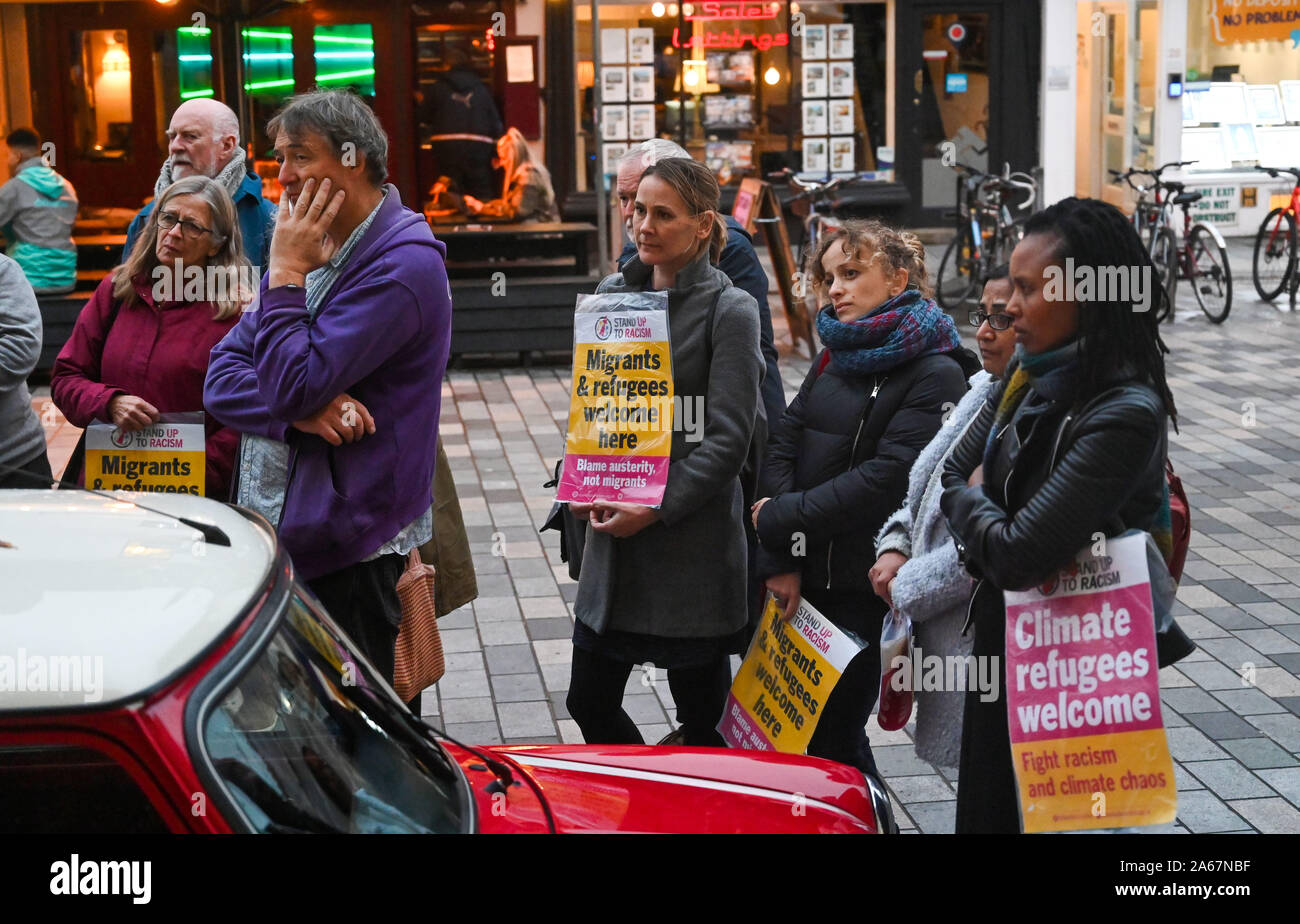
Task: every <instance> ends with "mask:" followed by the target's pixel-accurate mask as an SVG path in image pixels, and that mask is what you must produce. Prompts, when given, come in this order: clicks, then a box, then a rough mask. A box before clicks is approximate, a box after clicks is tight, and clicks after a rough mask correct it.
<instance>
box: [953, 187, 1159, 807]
mask: <svg viewBox="0 0 1300 924" xmlns="http://www.w3.org/2000/svg"><path fill="white" fill-rule="evenodd" d="M1067 257H1072V258H1073V261H1072V263H1067V262H1066V258H1067ZM1102 267H1118V268H1122V269H1123V270H1124V272H1125V273H1126V274H1127V273H1128V272H1129V270H1130V268H1134V269H1135V270H1136V278H1135V280H1134V281H1136V282H1137V283H1138V286H1137V287H1136V294H1135V291H1134V288H1133V287H1130V289H1129V291H1127V292H1120V293H1117V292H1100V293H1097V294H1098V295H1099V296H1100V297H1096V298H1093V299H1090V300H1088V301H1078V302H1076V301H1072V300H1066V299H1064V298H1061V297H1060V296H1061V295H1062V293H1063V291H1064V292H1069V291H1072V289H1063V287H1061V286H1060V285H1054V284H1053V283H1054V282H1055V283H1059V282H1060V281H1061V278H1062V275H1063V274H1064V273H1065V271H1066V270H1067V269H1068V270H1071V271H1072V272H1075V273H1077V272H1088V271H1090V272H1093V273H1094V274H1095V276H1096V278H1098V279H1101V278H1104V277H1103V274H1101V273H1098V272H1097V270H1099V269H1100V268H1102ZM1011 278H1012V283H1013V285H1014V294H1013V295H1012V299H1011V301H1010V302H1009V303H1008V305H1007V309H1006V310H1007V313H1008V314H1010V315H1011V316H1012V317H1013V318H1014V319H1015V320H1014V322H1013V325H1012V326H1013V329H1014V330H1015V332H1016V341H1017V347H1016V355H1015V357H1014V358H1013V359H1012V361H1011V364H1010V366H1009V367H1008V369H1007V373H1006V379H1005V381H1004V383H1003V384H1002V385H1001V386H1000V387H998V388H996V389H995V390H994V391H993V393H992V394H991V395H990V398H989V403H988V404H986V405H985V407H984V408H983V409H982V410H981V412H980V416H979V417H978V418H977V419H976V421H975V423H974V424H973V425H972V427H971V429H970V430H969V431H968V432H967V434H966V436H965V438H964V439H963V440H962V442H961V443H960V444H959V445H958V446H957V448H956V449H955V450H954V452H953V454H952V456H951V457H950V458H949V460H948V463H947V465H946V466H945V468H944V474H943V487H944V491H943V498H942V500H941V506H942V508H943V512H944V515H945V516H946V517H947V519H948V525H949V528H950V529H951V530H952V533H953V536H954V538H955V539H956V542H957V548H958V553H959V557H960V558H961V560H962V561H963V562H964V563H965V565H966V568H967V570H968V571H970V573H971V574H972V575H973V576H974V577H975V578H977V584H976V587H975V590H974V592H973V594H972V597H971V604H970V619H969V621H968V631H969V627H970V626H971V625H973V629H974V632H975V639H974V652H973V653H974V654H975V655H976V656H977V657H996V658H997V659H998V671H999V675H1000V679H999V686H998V695H997V697H996V698H995V699H993V700H991V701H987V702H986V701H985V700H984V698H983V696H982V694H981V693H980V692H979V691H977V690H972V691H968V692H967V695H966V711H965V719H964V722H963V726H962V749H961V767H960V776H959V778H960V781H961V784H960V786H959V787H958V792H957V825H956V830H957V832H958V833H989V832H1011V833H1014V832H1018V831H1019V830H1020V825H1019V797H1018V794H1017V791H1016V784H1015V776H1014V772H1013V769H1012V765H1011V743H1010V734H1009V731H1008V726H1007V706H1006V698H1005V690H1006V664H1005V635H1006V611H1005V608H1004V603H1003V597H1002V592H1003V591H1004V590H1023V589H1026V588H1029V587H1032V586H1034V585H1036V584H1038V583H1040V582H1042V581H1044V580H1046V579H1047V578H1048V577H1049V576H1050V575H1051V574H1052V573H1053V572H1055V571H1056V570H1057V569H1059V568H1061V567H1063V566H1064V565H1065V564H1066V563H1067V562H1068V561H1069V559H1071V558H1072V557H1073V556H1074V555H1075V554H1076V553H1077V552H1078V551H1079V550H1080V549H1081V548H1083V547H1084V546H1085V545H1087V544H1089V543H1090V542H1092V541H1094V534H1095V533H1099V532H1100V533H1104V534H1105V535H1107V536H1115V535H1118V534H1119V533H1121V532H1123V531H1124V530H1126V529H1130V528H1137V529H1146V530H1150V529H1152V528H1153V525H1155V524H1156V523H1157V522H1158V521H1159V520H1160V518H1161V517H1162V515H1164V516H1167V510H1168V495H1167V493H1166V486H1165V477H1164V462H1165V452H1166V441H1167V419H1174V420H1176V419H1177V417H1176V411H1175V408H1174V401H1173V396H1172V395H1171V394H1170V392H1169V387H1168V385H1167V384H1166V382H1165V367H1164V357H1163V353H1164V352H1167V351H1166V349H1165V347H1164V344H1163V343H1162V342H1161V340H1160V335H1159V331H1158V327H1157V321H1156V318H1157V316H1158V312H1157V311H1156V310H1155V309H1156V308H1157V307H1158V304H1157V301H1158V299H1160V298H1164V292H1163V290H1162V289H1161V288H1160V286H1159V283H1158V282H1157V281H1156V278H1155V273H1154V271H1153V268H1152V266H1151V262H1150V259H1149V258H1148V256H1147V254H1146V252H1145V250H1144V248H1143V247H1142V243H1141V241H1140V240H1139V238H1138V236H1137V233H1136V232H1135V231H1134V230H1133V228H1132V226H1131V225H1130V224H1129V223H1128V221H1127V220H1126V219H1125V218H1124V216H1123V215H1122V214H1121V213H1120V212H1119V211H1118V210H1117V209H1115V208H1114V207H1113V206H1111V205H1107V204H1106V203H1103V202H1100V201H1097V200H1095V199H1074V198H1070V199H1065V200H1062V201H1061V202H1058V203H1057V204H1055V205H1053V206H1051V207H1050V208H1047V209H1045V210H1044V211H1042V212H1039V213H1037V214H1036V215H1034V216H1033V217H1031V218H1030V219H1029V222H1028V223H1027V224H1026V226H1025V238H1024V240H1023V241H1021V243H1020V244H1019V245H1018V246H1017V247H1016V250H1015V252H1014V253H1013V254H1012V257H1011ZM1110 278H1111V279H1112V280H1113V279H1114V278H1115V277H1113V276H1112V277H1110ZM1095 288H1096V287H1094V289H1095ZM1110 288H1115V287H1114V286H1110ZM1119 295H1127V296H1128V297H1127V298H1120V297H1118V296H1119ZM1144 307H1145V310H1143V308H1144ZM1067 418H1068V419H1067Z"/></svg>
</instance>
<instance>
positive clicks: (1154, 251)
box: [1109, 161, 1192, 321]
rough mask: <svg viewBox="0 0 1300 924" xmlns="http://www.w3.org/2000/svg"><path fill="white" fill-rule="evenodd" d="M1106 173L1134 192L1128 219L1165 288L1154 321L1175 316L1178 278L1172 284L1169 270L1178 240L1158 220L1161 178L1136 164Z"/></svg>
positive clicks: (1167, 227) (1158, 279) (1179, 164)
mask: <svg viewBox="0 0 1300 924" xmlns="http://www.w3.org/2000/svg"><path fill="white" fill-rule="evenodd" d="M1190 163H1192V161H1181V162H1179V163H1178V164H1177V166H1180V167H1183V166H1186V165H1188V164H1190ZM1166 166H1168V165H1166ZM1161 169H1163V168H1161ZM1109 172H1110V175H1111V176H1112V177H1114V178H1115V179H1116V180H1117V181H1118V180H1122V181H1124V182H1125V183H1126V184H1127V185H1128V187H1129V188H1130V189H1132V190H1133V191H1134V192H1136V193H1137V202H1136V203H1135V204H1134V207H1133V215H1132V217H1131V218H1130V219H1129V223H1130V224H1132V225H1133V227H1134V229H1135V230H1136V231H1137V233H1138V237H1139V238H1141V240H1142V244H1143V246H1144V247H1145V248H1146V250H1147V253H1148V254H1149V255H1150V257H1151V262H1152V264H1153V265H1154V266H1155V271H1156V278H1157V281H1158V282H1159V283H1160V287H1161V288H1162V289H1164V290H1165V304H1164V307H1163V308H1162V309H1161V310H1160V312H1159V314H1157V316H1156V320H1157V321H1166V320H1172V319H1173V316H1174V285H1176V284H1177V279H1176V278H1175V279H1174V281H1173V283H1172V284H1171V283H1170V279H1169V276H1170V269H1171V268H1172V267H1173V266H1174V265H1175V262H1176V260H1177V257H1176V256H1175V254H1176V253H1177V251H1178V240H1177V238H1175V237H1174V232H1173V229H1172V228H1170V227H1169V226H1168V224H1167V223H1166V224H1161V222H1160V211H1161V202H1160V178H1159V177H1158V176H1157V175H1156V173H1155V172H1154V171H1151V170H1146V169H1143V168H1139V167H1130V168H1129V169H1128V170H1125V171H1123V172H1122V173H1121V172H1120V171H1119V170H1111V171H1109ZM1135 176H1149V177H1151V179H1152V181H1153V182H1152V183H1151V184H1150V185H1148V186H1144V185H1142V184H1140V183H1135V182H1134V181H1133V178H1134V177H1135Z"/></svg>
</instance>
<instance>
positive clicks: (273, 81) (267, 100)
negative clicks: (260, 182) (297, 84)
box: [243, 26, 294, 178]
mask: <svg viewBox="0 0 1300 924" xmlns="http://www.w3.org/2000/svg"><path fill="white" fill-rule="evenodd" d="M243 39H244V93H245V95H246V98H247V100H248V104H249V106H250V107H251V109H252V124H251V125H250V131H251V134H252V139H253V154H254V161H255V163H256V164H257V166H258V173H260V174H262V176H263V178H265V176H266V174H265V173H264V172H263V164H262V162H263V161H266V162H269V163H274V162H273V161H271V160H270V158H271V147H272V145H273V143H274V139H271V138H268V137H267V136H266V123H267V122H268V121H270V119H271V116H272V115H274V114H275V111H276V110H277V109H279V108H280V104H281V103H283V102H284V101H285V100H287V99H288V98H289V97H291V96H293V93H294V83H293V30H292V29H290V28H289V27H288V26H259V27H257V28H250V29H245V30H244V31H243ZM268 169H269V168H268Z"/></svg>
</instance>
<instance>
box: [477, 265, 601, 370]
mask: <svg viewBox="0 0 1300 924" xmlns="http://www.w3.org/2000/svg"><path fill="white" fill-rule="evenodd" d="M599 282H600V279H599V278H598V277H596V276H594V275H585V276H576V275H571V276H536V277H520V278H518V279H515V278H513V277H510V278H508V279H507V281H506V291H505V293H504V294H501V295H494V294H493V287H492V283H491V282H490V281H487V280H481V279H478V280H468V279H466V280H458V279H454V280H452V283H451V303H452V323H451V353H452V356H453V357H455V356H460V355H461V354H464V353H515V354H518V356H519V360H520V362H521V363H523V364H527V360H528V354H529V353H533V352H563V353H571V352H572V350H573V309H574V306H575V304H576V302H577V298H578V295H580V294H587V293H590V292H594V291H596V284H597V283H599Z"/></svg>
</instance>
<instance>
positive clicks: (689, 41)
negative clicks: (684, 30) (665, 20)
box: [673, 29, 790, 51]
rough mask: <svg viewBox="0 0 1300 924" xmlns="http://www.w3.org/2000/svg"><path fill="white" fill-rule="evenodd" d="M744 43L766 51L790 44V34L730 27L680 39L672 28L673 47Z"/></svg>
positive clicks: (724, 46)
mask: <svg viewBox="0 0 1300 924" xmlns="http://www.w3.org/2000/svg"><path fill="white" fill-rule="evenodd" d="M746 44H749V45H752V46H753V47H755V48H757V49H758V50H759V51H767V50H768V49H769V48H779V47H781V46H782V45H789V44H790V36H789V35H788V34H787V33H785V32H760V33H758V34H757V35H753V34H750V33H748V32H741V31H740V30H739V29H732V30H731V31H730V32H709V31H707V30H706V31H705V32H704V33H703V34H701V35H700V36H699V37H698V38H697V37H696V36H694V35H688V36H686V40H685V41H682V40H681V38H680V36H678V34H677V30H676V29H673V47H674V48H696V47H698V48H734V49H737V50H739V49H742V48H744V47H745V45H746Z"/></svg>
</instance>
